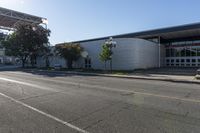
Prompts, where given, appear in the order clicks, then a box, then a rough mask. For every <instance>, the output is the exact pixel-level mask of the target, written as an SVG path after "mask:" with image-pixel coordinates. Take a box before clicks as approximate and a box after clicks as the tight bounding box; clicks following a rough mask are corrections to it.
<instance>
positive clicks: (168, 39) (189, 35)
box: [39, 23, 200, 70]
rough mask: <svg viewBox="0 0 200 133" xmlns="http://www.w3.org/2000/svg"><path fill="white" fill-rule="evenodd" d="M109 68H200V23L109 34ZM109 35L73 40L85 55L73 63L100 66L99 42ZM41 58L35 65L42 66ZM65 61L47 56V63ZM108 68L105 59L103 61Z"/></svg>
mask: <svg viewBox="0 0 200 133" xmlns="http://www.w3.org/2000/svg"><path fill="white" fill-rule="evenodd" d="M112 37H113V40H114V41H115V42H116V47H115V48H113V56H112V68H113V70H134V69H148V68H157V67H200V23H195V24H188V25H181V26H174V27H167V28H161V29H155V30H149V31H142V32H136V33H129V34H122V35H116V36H112ZM108 39H109V37H103V38H96V39H90V40H83V41H76V42H74V43H79V44H80V45H81V46H82V47H83V49H84V51H85V52H86V53H88V56H87V57H86V58H83V57H82V58H80V59H79V60H78V61H76V62H74V64H73V65H74V67H75V68H88V69H104V62H101V61H100V59H99V54H100V53H101V50H102V45H103V44H104V43H105V42H106V41H108ZM43 64H44V63H42V61H40V62H39V66H44V65H43ZM54 64H61V65H62V67H66V62H65V60H64V59H62V58H60V57H56V56H54V57H52V58H51V66H53V65H54ZM107 69H109V62H107Z"/></svg>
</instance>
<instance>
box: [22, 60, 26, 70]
mask: <svg viewBox="0 0 200 133" xmlns="http://www.w3.org/2000/svg"><path fill="white" fill-rule="evenodd" d="M24 67H25V60H24V59H22V68H24Z"/></svg>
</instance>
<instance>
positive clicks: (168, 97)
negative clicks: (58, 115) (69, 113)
mask: <svg viewBox="0 0 200 133" xmlns="http://www.w3.org/2000/svg"><path fill="white" fill-rule="evenodd" d="M0 80H4V81H9V82H13V83H18V84H22V85H27V86H31V87H36V88H40V89H43V88H46V89H48V90H53V88H49V87H43V86H37V85H34V84H31V83H25V82H21V81H17V80H12V79H8V78H2V77H0ZM58 82H63V83H67V84H71V85H78V86H82V87H86V88H97V89H100V90H104V91H113V92H120V93H124V92H125V93H133V94H139V95H146V96H154V97H160V98H166V99H173V100H181V101H185V102H195V103H200V100H196V99H189V98H178V97H173V96H166V95H158V94H152V93H145V92H137V91H130V90H120V89H115V88H110V87H102V86H99V85H88V84H83V83H80V84H79V83H75V82H67V81H58Z"/></svg>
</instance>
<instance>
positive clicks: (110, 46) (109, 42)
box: [105, 37, 117, 73]
mask: <svg viewBox="0 0 200 133" xmlns="http://www.w3.org/2000/svg"><path fill="white" fill-rule="evenodd" d="M105 44H106V45H107V46H108V47H109V49H110V52H111V56H110V71H111V73H112V54H113V52H112V49H113V48H115V47H116V45H117V42H115V41H113V38H112V37H110V38H109V39H108V40H107V41H106V42H105Z"/></svg>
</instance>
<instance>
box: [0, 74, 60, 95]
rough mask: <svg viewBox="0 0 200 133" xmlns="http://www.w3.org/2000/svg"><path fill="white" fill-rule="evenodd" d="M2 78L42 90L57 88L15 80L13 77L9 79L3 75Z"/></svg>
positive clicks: (0, 78)
mask: <svg viewBox="0 0 200 133" xmlns="http://www.w3.org/2000/svg"><path fill="white" fill-rule="evenodd" d="M0 80H3V81H8V82H12V83H17V84H21V85H26V86H30V87H35V88H39V89H42V90H50V91H55V89H52V88H49V87H44V86H39V85H35V84H31V83H26V82H22V81H17V80H13V79H8V78H2V77H0ZM55 92H57V91H55Z"/></svg>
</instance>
